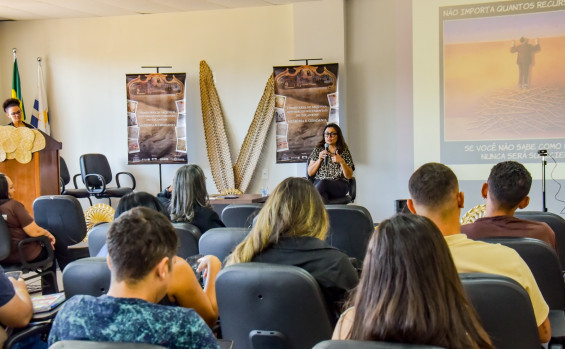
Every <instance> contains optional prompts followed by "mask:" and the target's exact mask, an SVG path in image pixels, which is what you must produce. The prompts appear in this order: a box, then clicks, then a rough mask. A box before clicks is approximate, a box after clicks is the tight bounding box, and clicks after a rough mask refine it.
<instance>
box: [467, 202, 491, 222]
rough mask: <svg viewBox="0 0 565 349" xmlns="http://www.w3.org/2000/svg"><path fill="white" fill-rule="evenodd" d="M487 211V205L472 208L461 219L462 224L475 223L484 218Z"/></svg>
mask: <svg viewBox="0 0 565 349" xmlns="http://www.w3.org/2000/svg"><path fill="white" fill-rule="evenodd" d="M486 209H487V205H485V204H480V205H477V206H475V207H473V208H471V209H470V210H469V211H467V213H465V215H464V216H463V217H462V218H461V224H470V223H473V222H475V221H476V220H477V219H479V218H482V217H484V216H485V211H486Z"/></svg>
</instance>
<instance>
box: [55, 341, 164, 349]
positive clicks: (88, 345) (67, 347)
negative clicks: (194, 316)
mask: <svg viewBox="0 0 565 349" xmlns="http://www.w3.org/2000/svg"><path fill="white" fill-rule="evenodd" d="M160 348H162V349H165V348H166V347H162V346H160V345H155V344H145V343H126V342H96V341H77V340H68V341H60V342H56V343H53V345H52V346H50V347H49V349H160Z"/></svg>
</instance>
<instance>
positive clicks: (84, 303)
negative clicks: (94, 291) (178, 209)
mask: <svg viewBox="0 0 565 349" xmlns="http://www.w3.org/2000/svg"><path fill="white" fill-rule="evenodd" d="M106 241H107V244H108V252H109V258H108V266H109V267H110V270H111V274H112V278H111V283H110V289H109V290H108V294H107V295H103V296H100V297H92V296H86V295H80V296H74V297H72V298H70V299H69V300H67V301H66V302H65V303H64V304H63V306H62V307H61V309H60V310H59V312H58V314H57V317H56V318H55V321H54V322H53V327H52V329H51V332H50V334H49V345H52V344H53V343H55V342H58V341H61V340H73V339H80V340H91V341H102V342H133V343H147V344H157V345H162V346H165V347H167V348H171V349H174V348H194V349H196V348H213V349H218V348H219V346H218V343H217V341H216V339H215V337H214V335H213V333H212V331H211V330H210V328H209V327H208V326H207V325H206V323H205V322H204V321H203V320H202V318H200V317H199V316H198V314H197V313H196V312H195V311H194V310H193V309H186V308H182V307H169V306H163V305H159V304H155V303H156V302H158V301H159V300H161V299H162V298H163V297H164V296H165V294H166V292H167V289H168V286H169V284H170V281H171V273H172V266H173V258H174V256H175V254H176V251H177V248H178V237H177V234H176V232H175V229H174V228H173V226H172V225H171V222H170V221H169V219H168V218H167V217H165V216H164V215H163V214H162V213H159V212H157V211H155V210H152V209H150V208H146V207H136V208H133V209H131V210H129V211H128V212H126V213H124V214H122V215H121V216H120V217H119V218H118V219H116V220H115V221H114V222H112V223H111V226H110V229H109V230H108V236H107V239H106Z"/></svg>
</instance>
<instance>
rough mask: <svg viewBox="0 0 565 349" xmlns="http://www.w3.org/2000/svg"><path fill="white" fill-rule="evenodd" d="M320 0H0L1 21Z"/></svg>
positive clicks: (215, 8) (137, 13)
mask: <svg viewBox="0 0 565 349" xmlns="http://www.w3.org/2000/svg"><path fill="white" fill-rule="evenodd" d="M305 1H320V0H0V20H4V21H6V20H15V21H23V20H34V19H56V18H86V17H110V16H129V15H143V14H152V13H170V12H186V11H205V10H219V9H229V8H242V7H259V6H274V5H286V4H290V3H295V2H305Z"/></svg>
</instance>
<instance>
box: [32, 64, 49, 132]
mask: <svg viewBox="0 0 565 349" xmlns="http://www.w3.org/2000/svg"><path fill="white" fill-rule="evenodd" d="M31 124H32V125H33V126H34V127H36V128H38V129H40V130H41V131H43V132H45V133H47V134H51V130H50V128H49V109H48V108H47V97H46V95H45V85H44V83H43V71H42V69H41V59H38V60H37V94H36V95H35V101H34V102H33V112H32V114H31Z"/></svg>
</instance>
